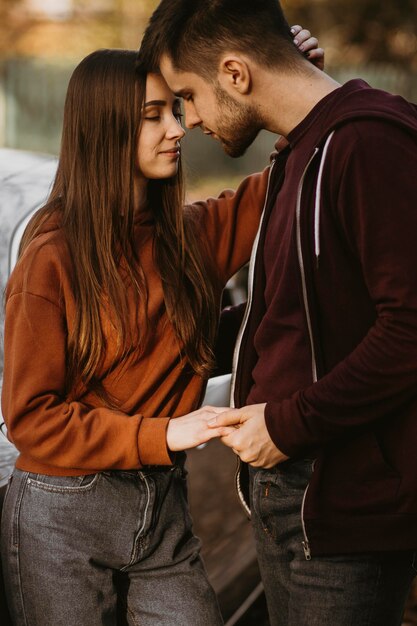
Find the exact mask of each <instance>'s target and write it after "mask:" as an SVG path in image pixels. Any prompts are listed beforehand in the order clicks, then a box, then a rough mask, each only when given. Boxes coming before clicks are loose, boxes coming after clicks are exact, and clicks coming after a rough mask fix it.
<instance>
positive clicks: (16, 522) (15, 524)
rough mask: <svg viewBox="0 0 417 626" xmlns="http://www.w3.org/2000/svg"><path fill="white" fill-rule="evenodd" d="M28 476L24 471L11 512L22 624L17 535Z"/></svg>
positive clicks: (25, 617) (25, 625) (26, 624)
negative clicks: (13, 509)
mask: <svg viewBox="0 0 417 626" xmlns="http://www.w3.org/2000/svg"><path fill="white" fill-rule="evenodd" d="M28 476H29V474H28V472H25V473H24V474H23V476H22V482H21V485H20V487H19V492H18V496H17V501H16V507H15V511H14V514H13V535H12V542H13V547H14V548H15V549H16V577H17V585H18V589H19V595H20V605H21V607H22V617H23V619H24V626H28V620H27V616H26V610H25V602H24V596H23V590H22V579H21V575H20V550H19V541H18V535H19V519H20V509H21V505H22V501H23V496H24V493H25V489H26V484H27V480H28Z"/></svg>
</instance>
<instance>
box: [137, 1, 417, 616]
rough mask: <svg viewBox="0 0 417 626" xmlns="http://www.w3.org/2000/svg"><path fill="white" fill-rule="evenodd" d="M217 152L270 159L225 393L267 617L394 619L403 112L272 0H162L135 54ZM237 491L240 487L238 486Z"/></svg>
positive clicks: (413, 425)
mask: <svg viewBox="0 0 417 626" xmlns="http://www.w3.org/2000/svg"><path fill="white" fill-rule="evenodd" d="M141 58H143V59H144V62H145V63H146V66H147V68H148V69H153V70H156V68H157V67H160V70H161V72H162V74H163V76H164V77H165V79H166V81H167V82H168V84H169V86H170V87H171V88H172V89H173V91H174V92H175V93H176V94H177V95H179V96H182V97H183V98H184V107H185V114H186V123H187V126H188V127H191V128H193V127H196V126H200V127H201V128H202V129H203V131H204V133H206V134H209V135H211V136H213V137H214V138H215V139H217V140H219V141H220V142H221V144H222V146H223V148H224V149H225V151H226V152H227V153H228V154H229V155H231V156H234V157H236V156H240V155H241V154H243V153H244V151H245V150H246V148H247V147H248V146H249V145H250V144H251V142H252V141H253V139H254V138H255V137H256V135H257V133H258V132H259V130H260V129H262V128H266V129H268V130H270V131H272V132H274V133H277V134H280V135H283V136H284V137H286V138H287V139H288V141H289V147H288V148H286V149H285V150H284V151H283V152H281V153H280V155H279V156H278V157H277V159H276V162H275V165H274V167H273V168H272V171H271V177H270V183H269V191H268V196H267V200H266V203H265V211H264V216H263V221H262V224H261V227H260V232H259V239H258V241H257V244H255V251H254V254H253V262H252V266H251V270H250V295H249V304H248V309H247V312H246V316H245V320H244V323H243V327H242V329H241V332H240V336H239V338H238V345H237V349H236V353H237V359H236V361H237V371H236V376H235V383H234V400H235V405H236V406H237V407H242V408H240V409H235V410H231V411H228V412H225V413H223V414H222V415H221V416H219V417H218V418H217V419H216V425H218V424H220V423H221V424H235V425H236V426H238V428H236V430H235V432H234V433H233V435H230V436H228V437H227V438H224V443H225V444H226V445H228V446H230V447H231V448H233V449H234V450H235V452H236V453H237V454H238V455H239V456H240V458H241V459H242V461H245V462H246V463H248V464H249V474H250V503H251V510H252V520H253V525H254V530H255V538H256V543H257V550H258V557H259V562H260V567H261V573H262V578H263V582H264V586H265V591H266V595H267V602H268V609H269V613H270V619H271V624H273V625H274V626H275V625H279V626H281V625H282V626H284V625H285V626H307V625H308V626H314V625H320V626H328V625H329V626H330V625H331V626H348V625H351V624H357V625H359V624H366V625H367V626H391V625H392V626H394V625H397V624H399V623H400V622H401V615H402V612H403V606H404V603H405V599H406V597H407V593H408V590H409V587H410V584H411V581H412V579H413V577H414V576H415V573H416V568H417V562H416V561H417V560H416V548H417V454H416V443H417V270H416V268H417V246H416V243H415V241H416V236H417V176H416V172H417V114H416V109H415V107H414V106H413V105H411V104H409V103H407V102H406V101H404V100H403V99H401V98H399V97H394V96H391V95H389V94H386V93H384V92H380V91H377V90H373V89H371V88H370V87H369V85H367V84H366V83H364V82H363V81H361V80H354V81H350V82H348V83H347V84H346V85H344V86H340V85H339V84H338V83H337V82H335V81H334V80H333V79H332V78H330V77H329V76H327V75H326V74H324V73H322V72H320V71H319V70H317V69H316V68H314V67H313V66H312V65H311V64H309V63H308V62H307V60H306V59H305V58H304V57H303V56H302V55H300V54H299V52H298V51H297V50H295V49H294V47H293V46H292V44H291V35H290V29H289V27H288V24H287V22H286V20H285V18H284V16H283V14H282V10H281V8H280V6H279V4H278V2H277V0H257V1H256V2H253V0H162V2H161V3H160V5H159V7H158V8H157V10H156V11H155V13H154V15H153V17H152V19H151V22H150V25H149V27H148V30H147V32H146V34H145V38H144V41H143V45H142V48H141ZM239 486H240V491H241V495H242V490H243V489H242V484H241V483H240V485H239Z"/></svg>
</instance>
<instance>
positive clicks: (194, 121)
mask: <svg viewBox="0 0 417 626" xmlns="http://www.w3.org/2000/svg"><path fill="white" fill-rule="evenodd" d="M184 114H185V126H186V127H187V128H195V127H196V126H200V124H201V123H202V119H201V117H200V116H199V115H198V114H197V111H196V109H195V106H194V104H193V103H192V102H187V101H184Z"/></svg>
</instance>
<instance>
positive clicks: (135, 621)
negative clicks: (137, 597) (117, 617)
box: [126, 607, 140, 626]
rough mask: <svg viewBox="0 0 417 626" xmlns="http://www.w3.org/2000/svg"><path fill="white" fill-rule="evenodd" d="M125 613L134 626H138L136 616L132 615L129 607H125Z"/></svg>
mask: <svg viewBox="0 0 417 626" xmlns="http://www.w3.org/2000/svg"><path fill="white" fill-rule="evenodd" d="M126 611H127V614H128V615H129V617H130V618H131V619H132V622H133V624H134V626H140V623H139V622H138V621H137V619H136V615H135V614H134V613H133V611H132V609H131V608H130V607H126Z"/></svg>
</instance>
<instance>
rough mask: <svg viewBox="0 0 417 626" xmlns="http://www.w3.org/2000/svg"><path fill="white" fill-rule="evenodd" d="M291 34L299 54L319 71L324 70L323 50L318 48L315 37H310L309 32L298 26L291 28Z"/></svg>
mask: <svg viewBox="0 0 417 626" xmlns="http://www.w3.org/2000/svg"><path fill="white" fill-rule="evenodd" d="M291 34H292V36H293V38H294V43H295V45H296V46H297V48H298V49H299V50H301V52H303V53H304V55H305V56H306V57H307V58H308V60H309V61H311V62H312V63H314V65H315V66H316V67H318V68H319V70H323V69H324V50H323V48H319V47H318V45H319V42H318V39H317V38H316V37H312V36H311V33H310V31H309V30H307V29H306V28H303V27H302V26H300V25H299V24H296V25H295V26H292V27H291Z"/></svg>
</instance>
